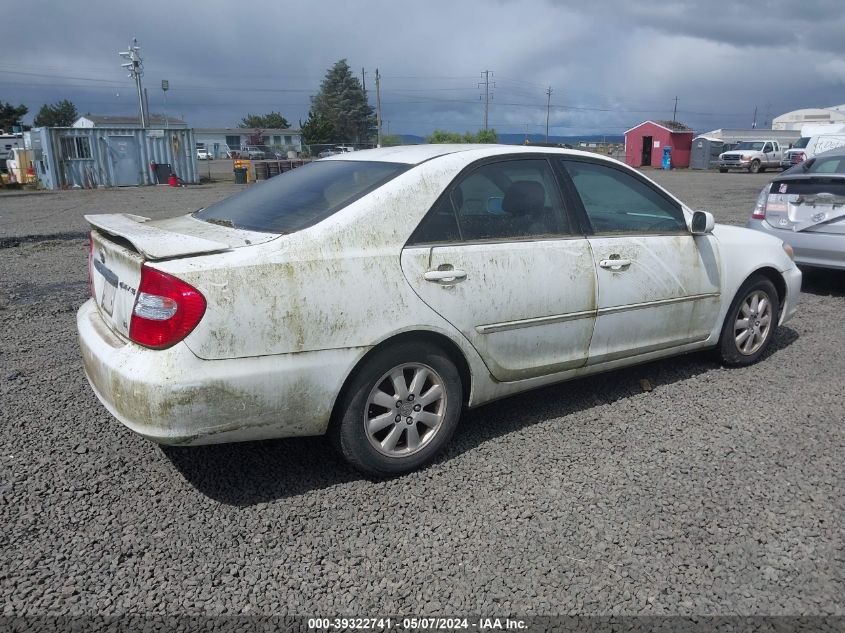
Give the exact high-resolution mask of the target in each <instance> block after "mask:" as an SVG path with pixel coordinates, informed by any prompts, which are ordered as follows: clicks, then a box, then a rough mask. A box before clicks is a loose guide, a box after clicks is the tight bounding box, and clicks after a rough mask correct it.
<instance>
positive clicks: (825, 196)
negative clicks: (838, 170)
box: [766, 174, 845, 234]
mask: <svg viewBox="0 0 845 633" xmlns="http://www.w3.org/2000/svg"><path fill="white" fill-rule="evenodd" d="M766 221H767V222H768V223H769V224H771V225H772V226H773V227H774V228H776V229H783V230H787V231H794V232H805V233H834V234H845V178H839V177H831V176H823V177H820V176H812V175H809V174H808V175H806V176H794V177H793V178H790V179H784V180H775V181H774V182H773V183H772V186H771V189H770V190H769V195H768V199H767V201H766Z"/></svg>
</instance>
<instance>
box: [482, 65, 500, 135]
mask: <svg viewBox="0 0 845 633" xmlns="http://www.w3.org/2000/svg"><path fill="white" fill-rule="evenodd" d="M481 76H482V77H484V81H480V82H478V87H479V88H480V87H481V86H482V85H483V86H484V129H485V131H486V130H487V117H488V114H489V112H490V71H489V70H485V71H483V72H482V73H481ZM493 87H494V88H495V87H496V84H495V82H494V83H493Z"/></svg>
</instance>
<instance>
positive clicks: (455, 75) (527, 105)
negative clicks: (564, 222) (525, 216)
mask: <svg viewBox="0 0 845 633" xmlns="http://www.w3.org/2000/svg"><path fill="white" fill-rule="evenodd" d="M21 8H24V9H25V11H24V13H23V14H22V15H21V16H20V19H19V20H9V19H7V18H9V17H10V16H9V14H8V12H6V13H5V14H4V19H3V22H2V25H0V42H2V50H3V56H2V58H0V101H8V102H11V103H13V104H15V105H17V104H18V103H23V104H25V105H27V106H28V107H29V110H30V113H29V115H28V117H27V118H26V121H27V122H29V123H31V121H32V117H33V116H34V114H35V113H36V112H37V110H38V108H39V107H40V106H41V105H42V104H43V103H51V102H55V101H58V100H61V99H70V100H71V101H73V102H74V103H75V104H76V106H77V108H78V110H79V111H80V113H85V112H91V113H94V114H115V115H116V114H124V115H130V114H132V115H137V111H138V110H137V99H136V95H135V93H134V84H133V82H132V80H131V79H129V78H128V77H127V76H126V73H125V71H124V70H123V69H122V68H121V67H120V63H121V61H122V60H121V59H120V58H119V57H118V55H117V52H118V51H119V50H125V49H126V48H127V45H128V43H129V41H130V40H131V38H132V37H137V38H138V40H139V42H140V44H141V46H142V56H143V58H144V66H145V74H144V77H143V81H144V86H145V87H147V88H148V91H149V101H150V109H151V111H153V112H162V111H164V110H165V105H164V100H163V93H162V91H161V88H160V85H161V80H162V79H168V80H169V81H170V91H169V92H168V93H167V107H166V109H167V113H168V114H171V115H177V116H184V117H185V119H186V120H187V122H188V123H189V125H191V126H193V127H233V126H236V125H237V123H238V121H239V120H240V119H241V117H243V116H244V115H245V114H247V113H256V114H260V113H265V112H268V111H270V110H278V111H281V112H282V114H284V115H285V116H286V117H287V119H288V120H289V121H290V122H291V123H292V124H293V125H294V126H297V125H298V122H299V120H300V119H302V120H304V119H305V118H306V117H307V112H308V103H309V97H310V96H311V95H312V94H314V93H315V92H316V91H317V89H318V87H319V84H320V81H321V79H322V78H323V76H324V74H325V72H326V70H327V69H328V68H329V67H330V66H331V65H332V64H334V63H335V62H336V61H337V60H339V59H341V58H346V59H347V60H348V62H349V64H350V66H351V67H352V68H354V69H355V71H356V73H357V75H358V76H359V77H360V73H361V69H362V68H364V69H365V71H366V75H365V78H366V87H367V90H368V93H369V96H370V101H371V103H372V104H373V105H375V77H374V75H375V69H376V68H378V69H379V71H380V73H381V75H382V82H381V100H382V112H383V118H384V119H385V121H386V123H385V126H386V127H389V131H390V132H391V133H394V134H395V133H406V134H421V135H424V134H428V133H430V132H431V131H432V129H434V128H442V129H448V130H453V131H466V130H473V131H474V130H477V129H479V128H480V127H481V125H482V123H483V102H482V100H481V96H482V94H483V87H481V88H480V87H479V82H481V81H482V79H483V78H482V71H484V70H489V71H490V79H491V94H492V100H491V101H490V112H489V122H490V126H491V127H494V128H496V130H498V131H499V132H502V133H524V132H525V131H526V130H527V131H529V132H534V133H538V132H543V131H544V130H545V121H546V94H545V92H546V88H547V87H548V86H551V88H552V90H553V93H552V97H551V115H550V133H551V134H557V135H578V134H592V133H598V134H621V133H622V132H623V131H624V130H625V129H627V128H629V127H631V126H633V125H635V124H637V123H639V122H640V121H643V120H645V119H667V118H668V119H671V118H672V109H673V106H674V98H675V97H676V96H677V97H678V113H677V119H678V120H679V121H682V122H684V123H687V124H688V125H690V126H691V127H693V128H694V129H696V130H698V131H702V132H703V131H707V130H711V129H715V128H720V127H750V125H751V122H752V118H753V115H754V108H755V106H756V107H757V109H758V112H757V122H758V126H762V125H763V124H764V123H765V122H769V123H770V121H771V119H772V118H773V117H775V116H777V115H779V114H782V113H784V112H787V111H790V110H793V109H797V108H804V107H826V106H832V105H838V104H842V103H845V37H843V33H845V11H843V10H842V8H843V5H842V0H803V1H794V0H792V1H788V2H787V1H781V0H768V1H756V2H754V1H749V2H729V1H721V0H710V1H709V2H708V1H706V0H691V1H687V0H659V1H658V0H631V1H628V0H593V1H592V2H588V1H584V0H580V1H579V2H570V1H568V0H524V1H519V0H449V1H441V0H427V1H425V2H404V1H400V0H393V1H390V0H354V1H352V0H347V1H334V0H326V1H319V0H311V1H307V0H300V1H299V2H289V1H285V0H282V1H278V0H277V1H275V2H262V1H260V0H248V1H229V0H227V1H225V2H224V1H221V0H212V1H209V0H206V1H204V2H194V1H193V0H185V1H183V2H164V1H162V0H145V1H144V2H133V3H128V2H114V0H79V1H78V2H66V1H65V0H51V1H46V2H45V1H38V0H30V1H29V2H27V3H25V5H21ZM21 54H22V55H21Z"/></svg>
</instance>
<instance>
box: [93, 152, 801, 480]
mask: <svg viewBox="0 0 845 633" xmlns="http://www.w3.org/2000/svg"><path fill="white" fill-rule="evenodd" d="M87 220H88V222H90V224H91V226H92V227H93V230H92V232H91V250H90V275H91V286H92V297H91V299H90V300H89V301H87V302H86V303H85V304H84V305H83V306H82V307H81V308H80V310H79V313H78V316H77V324H78V329H79V340H80V344H81V348H82V357H83V360H84V365H85V372H86V374H87V376H88V379H89V381H90V383H91V385H92V387H93V389H94V391H95V392H96V394H97V396H98V397H99V398H100V400H101V401H102V402H103V404H104V405H105V406H106V408H108V410H109V411H110V412H111V413H112V414H113V415H114V416H115V417H116V418H117V419H118V420H120V421H121V422H123V423H124V424H125V425H126V426H128V427H129V428H130V429H132V430H133V431H135V432H137V433H139V434H140V435H142V436H144V437H146V438H149V439H151V440H153V441H155V442H160V443H165V444H207V443H218V442H232V441H241V440H254V439H261V438H271V437H291V436H302V435H318V434H323V433H328V434H329V435H330V436H331V437H332V438H333V439H334V441H335V443H336V445H337V446H338V447H339V450H340V451H341V453H342V454H343V455H344V456H345V457H346V458H347V459H348V460H349V461H350V462H351V463H352V464H353V465H355V466H356V467H358V468H360V469H362V470H364V471H367V472H370V473H374V474H378V475H386V474H394V473H400V472H405V471H408V470H411V469H414V468H417V467H419V466H421V465H422V464H424V463H426V462H428V461H430V460H431V459H433V458H434V457H435V455H436V454H437V453H438V452H439V451H440V450H441V449H442V448H443V447H444V445H445V444H446V443H447V442H448V440H449V438H450V436H451V435H452V433H453V432H454V430H455V427H456V425H457V424H458V419H459V417H460V415H461V411H462V409H464V408H465V407H475V406H477V405H480V404H483V403H485V402H489V401H491V400H494V399H496V398H501V397H503V396H507V395H509V394H514V393H518V392H521V391H525V390H527V389H533V388H535V387H539V386H542V385H547V384H550V383H554V382H558V381H562V380H567V379H570V378H575V377H578V376H584V375H587V374H592V373H596V372H600V371H604V370H608V369H613V368H617V367H621V366H624V365H631V364H634V363H641V362H645V361H649V360H653V359H655V358H660V357H663V356H669V355H672V354H680V353H683V352H689V351H692V350H697V349H702V348H713V349H715V350H716V352H717V353H718V355H719V356H720V357H721V359H722V361H723V362H725V363H727V364H732V365H744V364H748V363H751V362H754V361H755V360H757V359H758V358H759V357H760V356H761V354H763V352H764V351H765V349H766V347H767V346H768V345H769V343H770V341H771V339H772V336H773V333H774V331H775V328H776V327H777V326H778V324H779V323H783V322H784V321H786V320H787V319H789V318H790V317H791V316H792V315H793V313H794V311H795V308H796V301H797V299H798V293H799V287H800V282H801V273H800V272H799V270H798V269H797V268H796V267H795V265H794V264H793V261H792V259H791V251H790V249H789V248H788V247H784V245H783V243H782V242H781V240H779V239H776V238H774V237H772V236H769V235H762V234H760V233H757V232H754V231H749V230H746V229H742V228H738V227H732V226H721V225H720V226H715V227H714V223H713V216H712V215H710V214H709V213H706V212H701V211H699V212H695V213H693V212H691V211H690V210H689V209H687V208H686V207H685V206H684V205H683V204H682V203H681V202H679V201H678V200H676V199H675V198H674V197H673V196H672V195H671V194H669V193H667V192H666V191H665V190H663V189H661V188H660V187H659V186H657V185H656V184H654V183H653V182H651V181H650V180H648V179H647V178H645V177H643V176H642V175H641V174H639V173H638V172H636V171H634V170H632V169H630V168H628V167H626V166H624V165H622V164H621V163H618V162H616V161H613V160H610V159H607V158H602V157H599V156H597V155H594V154H587V153H581V152H577V151H569V150H558V149H540V148H527V147H526V148H523V147H513V146H478V145H475V146H472V145H469V146H448V145H423V146H414V147H398V148H386V149H380V150H371V151H362V152H355V153H352V154H341V155H338V156H334V157H331V158H328V159H325V160H321V161H316V162H314V163H312V164H310V165H307V166H305V167H302V168H299V169H295V170H293V171H290V172H287V173H285V174H283V175H281V176H278V177H276V178H273V179H272V180H269V181H267V182H266V183H263V184H260V185H256V186H253V187H252V188H250V189H247V190H246V191H244V192H241V193H238V194H235V195H234V196H232V197H231V198H228V199H226V200H223V201H222V202H219V203H217V204H215V205H212V206H210V207H208V208H206V209H203V210H201V211H199V212H197V213H193V214H191V215H186V216H182V217H177V218H173V219H168V220H157V221H149V220H148V219H147V218H144V217H139V216H131V215H124V214H116V215H95V216H87Z"/></svg>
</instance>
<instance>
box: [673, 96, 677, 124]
mask: <svg viewBox="0 0 845 633" xmlns="http://www.w3.org/2000/svg"><path fill="white" fill-rule="evenodd" d="M677 116H678V97H675V109H674V110H672V121H677Z"/></svg>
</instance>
